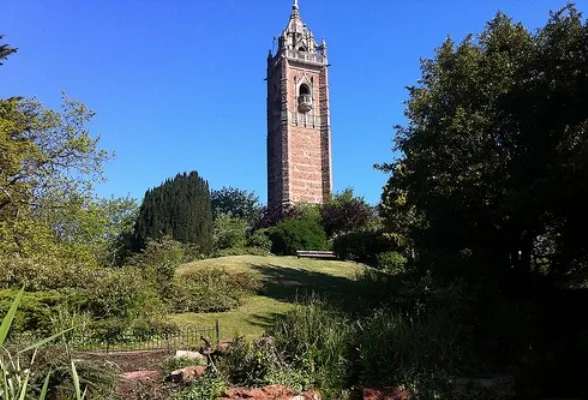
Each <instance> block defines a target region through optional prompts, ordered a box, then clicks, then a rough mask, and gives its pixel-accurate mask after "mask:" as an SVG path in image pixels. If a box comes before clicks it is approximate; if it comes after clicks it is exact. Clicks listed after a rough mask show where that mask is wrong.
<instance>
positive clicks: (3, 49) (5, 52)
mask: <svg viewBox="0 0 588 400" xmlns="http://www.w3.org/2000/svg"><path fill="white" fill-rule="evenodd" d="M3 38H4V35H0V40H2V39H3ZM17 51H18V49H15V48H13V47H10V45H8V44H0V60H6V59H7V58H8V56H9V55H11V54H14V53H16V52H17ZM0 65H3V63H2V62H0Z"/></svg>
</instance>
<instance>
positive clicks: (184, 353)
mask: <svg viewBox="0 0 588 400" xmlns="http://www.w3.org/2000/svg"><path fill="white" fill-rule="evenodd" d="M174 359H176V360H199V361H200V360H201V361H206V357H204V356H203V355H202V354H200V353H199V352H197V351H188V350H178V351H176V355H175V356H174Z"/></svg>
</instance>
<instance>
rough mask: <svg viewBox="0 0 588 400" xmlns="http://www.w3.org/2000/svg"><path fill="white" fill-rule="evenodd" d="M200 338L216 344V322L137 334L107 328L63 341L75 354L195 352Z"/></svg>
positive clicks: (200, 344)
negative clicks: (158, 351) (160, 351)
mask: <svg viewBox="0 0 588 400" xmlns="http://www.w3.org/2000/svg"><path fill="white" fill-rule="evenodd" d="M202 338H207V339H208V340H210V343H212V344H215V343H216V345H218V344H219V342H220V329H219V324H218V321H216V322H215V324H214V326H210V327H194V328H181V329H171V330H169V329H168V330H156V329H152V330H149V329H148V330H142V331H141V332H131V333H128V332H120V331H115V330H110V329H107V330H105V331H104V332H102V333H101V334H98V335H97V334H91V335H85V334H74V335H67V334H66V340H67V342H68V344H69V345H70V346H72V348H73V349H74V350H76V351H81V352H103V353H112V352H123V351H141V350H167V351H169V352H172V351H175V350H180V349H183V350H190V349H194V350H195V349H198V348H200V346H202V345H204V341H203V340H202Z"/></svg>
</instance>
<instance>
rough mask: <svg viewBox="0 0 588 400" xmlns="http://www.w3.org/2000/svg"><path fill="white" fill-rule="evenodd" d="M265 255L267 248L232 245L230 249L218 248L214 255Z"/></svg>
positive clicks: (267, 252) (267, 253)
mask: <svg viewBox="0 0 588 400" xmlns="http://www.w3.org/2000/svg"><path fill="white" fill-rule="evenodd" d="M242 255H250V256H267V255H269V250H267V249H265V248H261V247H232V248H230V249H222V250H218V251H217V252H216V254H215V256H216V257H229V256H242Z"/></svg>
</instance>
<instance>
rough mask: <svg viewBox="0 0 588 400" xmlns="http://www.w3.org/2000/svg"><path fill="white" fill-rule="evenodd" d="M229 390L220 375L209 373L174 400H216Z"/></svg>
mask: <svg viewBox="0 0 588 400" xmlns="http://www.w3.org/2000/svg"><path fill="white" fill-rule="evenodd" d="M228 388H229V384H228V383H227V381H226V380H225V379H224V378H223V377H222V376H220V375H215V374H212V373H207V374H206V375H204V376H203V377H202V378H200V379H198V380H197V381H196V382H194V383H192V384H191V385H190V386H188V387H187V388H186V389H184V390H182V391H181V392H180V393H178V394H177V395H175V396H174V397H173V399H174V400H216V399H218V398H220V397H221V396H222V394H223V392H224V391H225V390H227V389H228Z"/></svg>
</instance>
